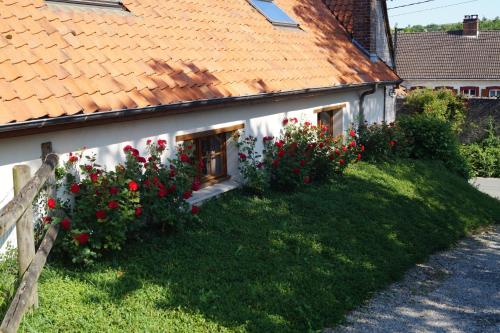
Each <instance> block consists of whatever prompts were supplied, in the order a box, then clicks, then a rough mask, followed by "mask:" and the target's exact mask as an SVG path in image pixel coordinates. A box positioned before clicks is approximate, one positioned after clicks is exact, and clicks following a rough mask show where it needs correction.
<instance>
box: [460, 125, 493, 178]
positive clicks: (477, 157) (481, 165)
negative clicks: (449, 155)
mask: <svg viewBox="0 0 500 333" xmlns="http://www.w3.org/2000/svg"><path fill="white" fill-rule="evenodd" d="M461 153H462V155H463V156H464V157H465V158H466V159H467V161H468V163H469V165H470V167H471V174H472V176H474V177H500V136H498V135H497V134H496V133H495V127H494V122H493V120H490V124H489V130H488V135H487V137H486V138H484V139H483V140H481V141H480V142H477V143H472V144H469V145H462V147H461Z"/></svg>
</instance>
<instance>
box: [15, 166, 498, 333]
mask: <svg viewBox="0 0 500 333" xmlns="http://www.w3.org/2000/svg"><path fill="white" fill-rule="evenodd" d="M201 217H202V219H203V220H204V223H203V224H202V225H197V226H191V227H189V228H187V230H185V231H183V232H182V233H179V234H177V235H174V236H170V237H167V236H162V235H157V234H154V235H153V234H151V235H150V236H149V237H147V238H146V239H144V240H143V241H142V242H133V243H131V244H129V246H128V247H127V249H126V250H125V251H123V252H122V253H119V254H117V255H115V256H113V257H112V258H108V259H106V260H104V261H102V262H101V263H99V264H97V265H96V266H95V267H92V268H87V269H85V268H68V267H64V266H63V265H61V264H60V263H58V262H56V261H52V262H51V263H50V265H49V266H48V267H47V268H46V269H45V270H44V272H43V274H42V277H41V282H40V286H39V291H40V304H41V307H40V309H39V310H38V311H36V312H35V313H34V314H31V315H28V316H26V317H25V319H24V321H23V323H22V326H21V331H26V332H67V331H71V332H78V331H80V332H121V331H130V332H138V331H140V332H165V331H168V332H189V333H197V332H266V333H271V332H280V333H281V332H308V331H311V332H314V331H317V330H320V329H322V328H325V327H332V326H334V325H335V324H337V323H339V322H340V321H341V320H342V319H343V316H344V315H345V313H346V312H347V311H349V310H351V309H353V308H355V307H356V306H358V305H360V304H362V302H363V301H365V300H366V299H367V298H369V297H370V295H371V294H372V293H373V292H374V291H376V290H379V289H380V288H382V287H384V286H385V285H387V284H388V283H390V282H392V281H394V280H397V279H399V278H401V277H402V275H403V273H404V272H405V270H407V269H408V268H409V267H411V266H412V265H414V264H415V263H416V262H420V261H422V260H424V259H425V258H426V257H427V256H428V255H429V254H431V253H433V252H436V251H438V250H442V249H446V248H448V247H449V246H450V245H452V244H453V243H455V242H456V241H457V240H458V239H460V238H461V237H463V236H464V235H465V234H467V233H468V232H470V231H473V230H475V229H477V228H479V227H481V226H484V225H486V224H489V223H495V222H499V221H500V203H499V202H498V201H496V200H494V199H492V198H490V197H488V196H486V195H484V194H482V193H479V192H478V191H477V190H475V189H474V188H472V187H471V186H470V185H468V184H467V183H466V182H465V181H464V180H462V179H460V178H458V177H456V176H454V175H452V174H450V173H448V172H447V171H446V170H445V169H444V168H442V167H441V166H440V165H439V164H433V163H428V162H415V161H406V162H405V161H403V162H398V163H396V164H392V165H389V164H387V165H371V164H367V163H360V164H358V165H356V166H354V167H353V168H351V169H349V171H348V173H347V174H346V175H345V177H344V178H343V179H341V180H339V181H336V182H334V183H332V184H328V185H323V186H311V187H310V188H308V189H306V190H305V191H303V192H300V193H270V194H268V195H266V196H265V197H263V198H257V197H249V196H245V195H244V194H242V193H241V192H233V193H230V194H228V195H226V196H224V197H223V198H221V199H219V200H215V201H212V202H210V203H208V204H206V206H204V209H203V212H202V214H201Z"/></svg>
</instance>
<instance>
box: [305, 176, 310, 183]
mask: <svg viewBox="0 0 500 333" xmlns="http://www.w3.org/2000/svg"><path fill="white" fill-rule="evenodd" d="M310 182H311V177H309V176H305V177H304V184H309V183H310Z"/></svg>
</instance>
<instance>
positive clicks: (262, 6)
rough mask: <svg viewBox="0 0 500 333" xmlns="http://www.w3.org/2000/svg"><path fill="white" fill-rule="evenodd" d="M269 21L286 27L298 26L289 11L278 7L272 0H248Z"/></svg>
mask: <svg viewBox="0 0 500 333" xmlns="http://www.w3.org/2000/svg"><path fill="white" fill-rule="evenodd" d="M248 1H249V2H250V4H251V5H252V6H254V7H255V9H257V10H258V11H259V12H260V13H261V14H262V15H264V16H265V17H266V18H267V20H268V21H269V22H271V23H272V24H274V25H281V26H286V27H297V26H298V25H299V24H298V23H297V22H295V21H294V20H293V19H292V18H291V17H290V16H288V14H287V13H285V12H284V11H283V10H282V9H281V8H280V7H278V6H277V5H276V4H275V3H274V2H273V1H272V0H248Z"/></svg>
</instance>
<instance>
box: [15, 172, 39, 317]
mask: <svg viewBox="0 0 500 333" xmlns="http://www.w3.org/2000/svg"><path fill="white" fill-rule="evenodd" d="M12 175H13V180H14V195H17V194H18V193H19V192H20V191H21V189H22V188H23V187H24V185H26V183H28V181H29V180H30V178H31V169H30V167H29V166H28V165H16V166H14V168H13V170H12ZM34 234H35V232H34V221H33V209H32V208H31V207H28V209H26V211H25V213H24V214H23V216H22V217H21V218H20V219H19V220H18V221H17V222H16V236H17V257H18V261H19V276H20V277H22V276H23V275H24V273H25V272H26V270H27V269H28V267H29V265H30V264H31V262H32V260H33V258H34V257H35V238H34V237H35V236H34ZM30 303H31V304H29V305H30V306H31V305H33V306H34V307H35V308H37V307H38V292H37V288H36V286H35V288H34V289H33V294H32V296H31V299H30Z"/></svg>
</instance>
